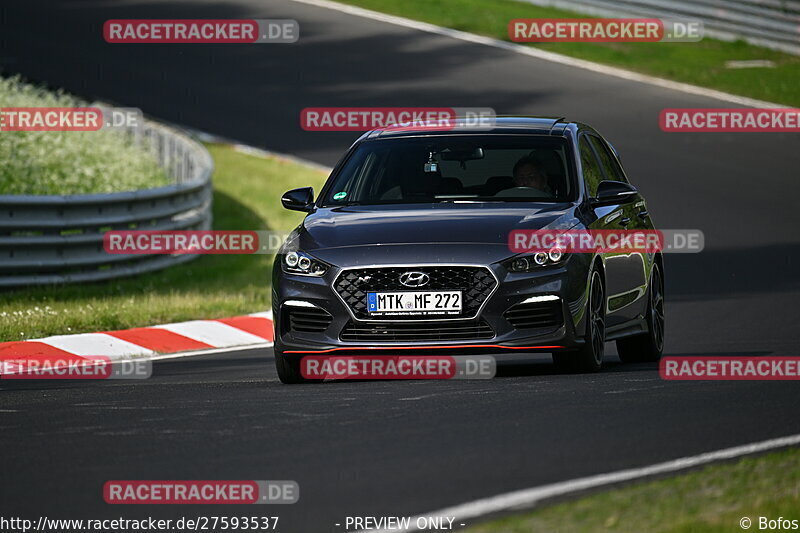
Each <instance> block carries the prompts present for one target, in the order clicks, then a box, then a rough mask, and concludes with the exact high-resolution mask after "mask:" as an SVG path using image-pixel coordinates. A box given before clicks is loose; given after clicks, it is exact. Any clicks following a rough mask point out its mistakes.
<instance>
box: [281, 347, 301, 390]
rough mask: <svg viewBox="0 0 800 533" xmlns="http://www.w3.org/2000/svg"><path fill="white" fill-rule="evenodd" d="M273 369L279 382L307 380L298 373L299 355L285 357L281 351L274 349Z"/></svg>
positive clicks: (288, 382) (287, 382)
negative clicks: (276, 372)
mask: <svg viewBox="0 0 800 533" xmlns="http://www.w3.org/2000/svg"><path fill="white" fill-rule="evenodd" d="M275 369H276V370H277V371H278V379H280V380H281V383H286V384H296V383H305V382H307V381H308V380H307V379H306V378H304V377H303V375H302V374H301V373H300V357H286V356H285V355H284V354H283V352H281V351H279V350H277V349H276V350H275Z"/></svg>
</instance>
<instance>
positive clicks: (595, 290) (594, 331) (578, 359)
mask: <svg viewBox="0 0 800 533" xmlns="http://www.w3.org/2000/svg"><path fill="white" fill-rule="evenodd" d="M589 279H590V282H589V301H588V302H587V304H586V309H587V311H588V315H587V317H586V337H585V340H584V343H583V346H581V347H580V348H578V349H577V350H569V351H564V352H556V353H554V354H553V362H554V363H555V364H556V366H557V367H559V368H560V369H562V370H566V371H568V372H599V371H600V368H602V366H603V356H604V354H605V342H606V305H605V302H606V299H605V289H604V288H603V279H602V277H601V276H600V272H599V271H598V270H597V269H595V268H594V267H593V268H592V273H591V276H590V278H589Z"/></svg>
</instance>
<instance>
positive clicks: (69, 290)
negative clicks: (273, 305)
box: [0, 144, 326, 342]
mask: <svg viewBox="0 0 800 533" xmlns="http://www.w3.org/2000/svg"><path fill="white" fill-rule="evenodd" d="M207 147H208V149H209V151H210V152H211V155H212V157H213V158H214V163H215V165H216V171H215V173H214V228H215V229H218V230H274V231H284V230H289V229H291V228H293V227H294V226H296V225H297V224H298V223H299V222H300V220H302V218H303V214H302V213H298V212H294V211H287V210H285V209H283V208H282V207H281V205H280V201H279V198H280V195H281V194H282V193H284V192H285V191H286V190H288V189H291V188H294V187H301V186H305V185H309V186H313V187H314V188H315V189H317V190H318V189H319V187H320V186H321V184H322V183H323V182H324V181H325V178H326V176H325V175H324V174H323V173H322V172H319V171H317V170H313V169H310V168H309V167H305V166H303V165H299V164H297V163H292V162H288V161H285V160H282V159H277V158H264V157H259V156H253V155H247V154H243V153H241V152H238V151H236V150H235V149H234V148H232V147H230V146H227V145H213V144H212V145H207ZM272 259H273V256H271V255H206V256H202V257H200V258H198V259H196V260H194V261H191V262H189V263H187V264H184V265H179V266H175V267H171V268H168V269H166V270H162V271H160V272H154V273H151V274H145V275H142V276H136V277H133V278H125V279H121V280H116V281H108V282H103V283H93V284H82V285H64V286H48V287H36V288H28V289H21V290H14V291H4V292H0V342H3V341H15V340H24V339H31V338H38V337H44V336H47V335H57V334H68V333H82V332H92V331H106V330H114V329H124V328H131V327H139V326H148V325H153V324H159V323H166V322H176V321H181V320H193V319H200V318H218V317H224V316H231V315H237V314H243V313H252V312H256V311H265V310H267V309H268V308H269V304H270V291H269V280H270V276H271V270H272Z"/></svg>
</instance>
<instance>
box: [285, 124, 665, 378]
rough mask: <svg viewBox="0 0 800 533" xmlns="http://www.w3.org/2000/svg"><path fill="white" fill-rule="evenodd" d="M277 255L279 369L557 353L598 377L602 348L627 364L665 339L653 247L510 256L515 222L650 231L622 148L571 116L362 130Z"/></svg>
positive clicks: (290, 197) (294, 201)
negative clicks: (361, 360)
mask: <svg viewBox="0 0 800 533" xmlns="http://www.w3.org/2000/svg"><path fill="white" fill-rule="evenodd" d="M281 201H282V204H283V206H284V207H285V208H287V209H293V210H298V211H304V212H306V213H308V214H307V215H306V217H305V219H304V220H303V222H302V223H301V224H300V225H299V226H298V227H297V228H296V229H295V230H294V231H293V232H292V233H291V234H290V236H289V237H288V238H287V240H286V242H285V243H284V244H283V246H282V248H281V249H280V250H279V251H278V253H277V254H276V257H275V264H274V268H273V280H272V281H273V283H272V306H273V312H274V327H275V363H276V366H277V371H278V376H279V377H280V379H281V381H283V382H284V383H298V382H301V381H304V379H303V376H302V375H301V372H300V360H301V358H303V357H315V356H319V355H329V354H342V355H348V354H349V355H352V354H359V353H362V354H363V353H365V350H369V352H368V353H369V354H370V355H381V354H387V355H397V354H398V353H400V350H399V349H400V348H402V353H405V354H408V353H413V354H415V355H419V354H450V355H455V354H464V355H466V354H473V353H516V354H523V353H533V352H547V353H552V356H553V359H554V362H555V363H556V364H557V365H558V366H559V367H561V368H563V369H565V370H566V371H578V372H596V371H598V370H600V368H601V367H602V365H603V357H604V343H605V342H607V341H612V340H613V341H616V343H617V348H618V352H619V355H620V358H621V359H622V360H623V361H624V362H630V361H653V360H656V359H658V358H659V357H660V355H661V352H662V349H663V344H664V264H663V258H662V255H661V253H660V252H649V251H648V252H644V251H642V252H640V253H613V252H596V253H564V251H563V250H560V249H552V250H547V251H538V252H536V253H515V252H514V251H512V250H511V249H510V248H509V242H508V241H509V235H510V234H511V232H514V231H517V230H540V229H556V230H575V229H578V230H637V229H645V230H652V229H653V223H652V221H651V217H650V214H649V212H648V210H647V206H646V204H645V200H644V198H643V197H642V196H641V194H640V193H639V192H638V191H637V189H636V188H635V187H634V186H633V185H632V184H631V183H630V182H629V180H628V178H627V176H626V175H625V172H624V171H623V169H622V166H621V164H620V161H619V158H618V157H617V154H616V152H615V150H614V149H613V148H612V147H611V145H610V144H608V143H607V142H606V141H605V140H604V139H603V137H602V136H600V134H598V133H597V132H596V131H595V130H594V129H592V128H591V127H589V126H587V125H585V124H582V123H579V122H570V121H567V120H564V119H552V118H530V117H508V118H498V119H496V121H495V122H494V123H493V125H492V126H491V127H486V126H476V127H469V126H466V125H459V126H458V127H454V128H450V129H444V128H442V129H434V130H431V129H427V128H424V127H420V128H416V129H415V128H403V129H397V130H393V129H391V128H389V129H383V130H375V131H371V132H368V133H365V134H364V135H362V136H361V137H360V138H359V139H358V140H357V141H356V142H355V143H354V144H353V145H352V146H351V147H350V149H349V150H348V151H347V152H346V153H345V155H344V156H343V157H342V159H341V160H340V161H339V163H338V164H337V165H336V167H335V168H334V170H333V172H332V173H331V175H330V177H329V178H328V180H327V182H326V183H325V185H324V186H323V188H322V191H321V192H320V193H319V195H318V196H316V198H315V196H314V191H313V190H312V189H311V188H309V187H306V188H299V189H294V190H291V191H289V192H287V193H285V194H284V195H283V197H282V198H281Z"/></svg>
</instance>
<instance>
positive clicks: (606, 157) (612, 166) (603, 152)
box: [589, 135, 628, 182]
mask: <svg viewBox="0 0 800 533" xmlns="http://www.w3.org/2000/svg"><path fill="white" fill-rule="evenodd" d="M589 138H590V139H591V140H592V144H593V145H594V148H595V150H597V155H599V156H600V163H601V164H602V165H603V170H604V171H605V173H606V176H608V179H610V180H616V181H625V182H627V181H628V180H626V179H625V173H624V172H622V168H620V166H619V163H617V160H616V159H614V156H613V155H612V154H611V152H609V150H608V147H607V146H606V143H604V142H603V141H601V140H600V139H598V138H597V137H595V136H594V135H592V136H589Z"/></svg>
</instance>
